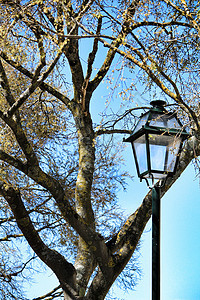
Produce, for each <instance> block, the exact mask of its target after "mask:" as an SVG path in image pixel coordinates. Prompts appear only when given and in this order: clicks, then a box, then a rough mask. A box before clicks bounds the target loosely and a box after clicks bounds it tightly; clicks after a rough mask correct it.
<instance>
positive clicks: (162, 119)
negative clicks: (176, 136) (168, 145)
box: [149, 113, 181, 129]
mask: <svg viewBox="0 0 200 300" xmlns="http://www.w3.org/2000/svg"><path fill="white" fill-rule="evenodd" d="M149 126H157V127H165V128H175V129H180V128H181V126H180V124H179V123H178V121H177V119H176V118H175V116H173V115H171V114H167V113H166V114H163V115H160V114H158V113H153V114H152V115H151V121H150V122H149Z"/></svg>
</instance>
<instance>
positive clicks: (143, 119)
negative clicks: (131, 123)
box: [133, 113, 149, 132]
mask: <svg viewBox="0 0 200 300" xmlns="http://www.w3.org/2000/svg"><path fill="white" fill-rule="evenodd" d="M148 116H149V114H148V113H146V114H144V115H143V116H142V117H141V119H140V120H139V121H138V123H137V125H136V127H135V129H134V131H133V132H136V131H138V130H140V129H141V128H142V126H144V125H145V124H146V122H147V118H148Z"/></svg>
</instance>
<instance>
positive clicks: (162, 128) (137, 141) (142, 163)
mask: <svg viewBox="0 0 200 300" xmlns="http://www.w3.org/2000/svg"><path fill="white" fill-rule="evenodd" d="M150 104H151V105H152V108H151V109H150V110H149V111H148V112H146V113H144V114H142V115H141V116H140V119H139V121H138V123H137V124H136V126H135V129H134V130H133V133H132V134H131V135H130V137H128V138H127V139H125V140H124V141H125V142H130V143H131V144H132V148H133V154H134V158H135V163H136V169H137V173H138V176H139V177H140V179H141V180H142V179H146V180H147V178H151V179H152V180H154V179H164V178H166V177H167V176H173V174H174V173H175V172H176V167H177V164H178V159H179V156H180V152H181V148H182V144H183V141H184V140H185V139H186V138H187V137H188V136H189V134H188V133H187V132H186V131H185V130H184V129H183V126H182V124H181V122H180V121H179V119H178V118H177V116H176V113H172V112H168V111H167V110H166V109H165V108H164V105H165V104H166V102H165V101H162V100H157V101H152V102H151V103H150Z"/></svg>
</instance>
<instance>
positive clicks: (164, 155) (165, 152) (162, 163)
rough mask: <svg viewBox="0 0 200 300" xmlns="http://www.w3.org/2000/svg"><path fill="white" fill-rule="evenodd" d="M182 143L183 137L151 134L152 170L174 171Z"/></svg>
mask: <svg viewBox="0 0 200 300" xmlns="http://www.w3.org/2000/svg"><path fill="white" fill-rule="evenodd" d="M180 144H181V138H179V137H175V136H174V135H156V134H149V148H150V161H151V170H157V171H160V172H166V173H167V172H173V171H174V167H175V165H176V159H177V154H178V152H179V148H180ZM155 178H156V177H155ZM159 178H160V177H159Z"/></svg>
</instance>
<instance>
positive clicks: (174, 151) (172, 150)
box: [165, 138, 181, 172]
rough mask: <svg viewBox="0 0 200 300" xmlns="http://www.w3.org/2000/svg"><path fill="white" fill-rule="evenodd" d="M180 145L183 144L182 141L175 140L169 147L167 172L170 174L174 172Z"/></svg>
mask: <svg viewBox="0 0 200 300" xmlns="http://www.w3.org/2000/svg"><path fill="white" fill-rule="evenodd" d="M180 144H181V139H180V138H175V140H173V143H172V144H171V145H169V146H168V149H167V161H166V166H165V168H166V171H168V172H173V171H174V167H175V164H176V159H177V155H178V151H179V148H180Z"/></svg>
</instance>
